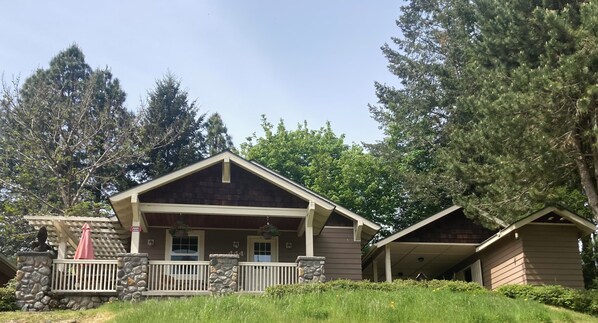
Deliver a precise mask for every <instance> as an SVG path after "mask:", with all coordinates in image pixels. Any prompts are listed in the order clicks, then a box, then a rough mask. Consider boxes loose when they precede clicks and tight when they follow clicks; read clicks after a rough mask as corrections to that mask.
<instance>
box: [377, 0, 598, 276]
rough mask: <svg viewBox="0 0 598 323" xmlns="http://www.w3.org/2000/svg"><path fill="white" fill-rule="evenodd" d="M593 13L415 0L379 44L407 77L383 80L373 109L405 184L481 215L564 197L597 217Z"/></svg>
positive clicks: (565, 4) (568, 6)
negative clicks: (395, 31) (388, 41)
mask: <svg viewBox="0 0 598 323" xmlns="http://www.w3.org/2000/svg"><path fill="white" fill-rule="evenodd" d="M597 17H598V1H595V0H594V1H585V2H579V1H527V0H508V1H498V0H474V1H461V0H424V1H411V2H410V3H409V4H408V5H407V6H406V7H405V8H404V11H403V15H402V16H401V17H400V19H399V21H398V26H399V27H400V28H401V31H402V34H403V36H402V37H401V38H397V39H394V42H395V45H396V47H393V48H391V47H390V46H385V47H384V48H383V50H384V53H385V54H386V56H387V57H388V59H389V62H390V64H389V67H390V70H391V72H393V73H394V74H396V75H397V76H398V78H399V79H400V80H401V87H399V88H393V87H390V86H386V85H380V84H377V94H378V97H379V100H380V102H379V104H378V105H376V106H373V107H372V109H371V110H372V113H373V116H374V117H375V118H376V120H378V121H379V122H380V123H381V125H382V126H383V128H384V130H385V132H386V135H387V137H386V138H385V140H384V142H383V143H382V144H379V145H377V146H375V147H373V151H374V152H376V153H378V154H380V155H384V156H387V158H388V160H389V162H390V163H391V164H393V165H395V166H394V167H393V168H394V169H397V170H401V171H403V170H405V175H401V174H398V175H395V176H396V177H397V178H403V179H405V178H406V179H407V181H408V180H409V179H410V178H413V179H414V181H415V182H416V184H417V185H415V186H411V185H405V186H404V187H405V188H406V191H405V192H406V193H405V194H406V196H408V197H417V196H418V194H419V193H420V192H423V193H424V194H423V196H425V195H426V192H428V199H429V200H433V199H436V198H437V196H439V195H441V196H447V197H450V199H449V200H452V202H453V203H456V204H460V205H462V206H464V207H465V210H466V213H467V214H468V215H469V216H475V217H478V218H479V219H482V220H483V219H486V218H487V216H488V215H492V216H495V217H499V218H502V219H504V220H506V221H507V222H511V221H514V220H516V219H518V218H520V217H521V216H523V215H525V214H527V213H529V212H532V211H534V210H536V209H538V208H540V207H542V206H544V205H546V204H563V205H565V206H567V207H569V208H571V209H572V210H574V211H575V212H577V213H578V214H580V215H582V216H587V217H588V218H590V219H593V220H594V221H596V220H597V219H598V186H597V185H598V184H597V183H598V175H596V174H598V170H597V168H596V165H598V163H597V162H596V161H598V150H597V149H596V147H598V142H597V136H598V135H597V132H596V129H597V128H598V127H597V126H596V125H597V124H598V122H597V121H596V120H598V109H597V102H598V100H597V98H598V97H597V95H598V90H597V87H596V84H597V83H598V82H597V81H598V64H597V63H596V62H598V49H597V48H598V47H597V46H596V44H598V36H597V35H598V32H597V31H598V29H597V28H598V27H596V26H597V20H598V18H597ZM401 171H399V173H400V172H401ZM418 183H420V184H418ZM422 186H423V187H426V186H429V187H439V188H440V189H439V191H440V192H441V193H443V194H437V192H438V191H434V190H429V191H427V190H420V189H419V187H422ZM584 244H585V246H584V250H590V251H591V250H593V247H591V244H592V241H584ZM592 257H594V256H589V257H586V256H584V262H585V264H586V265H588V266H590V267H589V268H586V270H585V272H586V273H591V272H595V263H594V261H591V260H588V259H595V258H592Z"/></svg>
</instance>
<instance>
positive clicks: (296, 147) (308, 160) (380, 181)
mask: <svg viewBox="0 0 598 323" xmlns="http://www.w3.org/2000/svg"><path fill="white" fill-rule="evenodd" d="M262 129H263V131H264V136H263V137H257V136H256V135H255V134H254V135H253V137H251V138H248V141H247V142H245V143H243V144H241V154H242V155H243V156H245V157H246V158H248V159H252V160H255V161H257V162H258V163H260V164H262V165H264V166H266V167H268V168H270V169H273V170H275V171H277V172H278V173H279V174H281V175H282V176H285V177H286V178H289V179H291V180H293V181H295V182H296V183H298V184H301V185H303V186H305V187H307V188H309V189H311V190H313V191H315V192H317V193H319V194H322V195H323V196H326V197H327V198H329V199H331V200H332V201H334V202H336V203H339V204H341V205H343V206H345V207H347V208H348V209H350V210H352V211H354V212H356V213H358V214H360V215H363V216H365V217H367V218H369V219H371V220H373V221H376V222H378V223H381V224H383V225H384V230H385V232H387V231H388V230H392V228H393V227H394V225H395V223H396V219H395V215H396V212H397V208H398V199H397V196H396V194H395V193H396V190H395V189H394V182H392V181H391V180H390V179H389V177H388V173H387V169H386V168H385V167H384V164H383V163H381V162H380V159H378V158H375V157H374V156H372V155H370V154H368V153H366V152H364V151H363V148H362V147H360V146H358V145H352V146H349V145H346V144H345V143H344V136H343V135H341V136H337V135H336V134H335V133H334V132H333V130H332V128H331V126H330V124H329V123H327V124H326V126H325V127H322V128H320V129H318V130H310V129H309V128H308V127H307V124H306V123H304V124H303V125H298V127H297V129H295V130H287V129H286V127H285V124H284V122H283V121H280V122H279V123H278V125H277V127H276V129H275V128H274V125H272V124H271V123H269V122H268V121H267V119H266V118H265V117H262Z"/></svg>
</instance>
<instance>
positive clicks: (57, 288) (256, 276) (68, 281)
mask: <svg viewBox="0 0 598 323" xmlns="http://www.w3.org/2000/svg"><path fill="white" fill-rule="evenodd" d="M237 275H238V276H237V279H238V280H237V281H238V288H239V291H241V292H248V293H260V292H263V291H264V290H265V289H266V287H268V286H273V285H283V284H285V285H286V284H295V283H297V282H298V280H299V278H298V274H297V265H296V264H295V263H283V262H239V268H238V273H237ZM51 278H52V282H51V289H52V291H54V292H57V293H116V283H117V262H116V260H73V259H55V260H54V261H53V264H52V276H51ZM147 283H148V285H147V288H148V290H147V291H146V292H144V294H145V295H172V296H177V295H193V294H207V293H209V288H210V262H209V261H195V262H189V261H168V260H150V261H149V266H148V277H147Z"/></svg>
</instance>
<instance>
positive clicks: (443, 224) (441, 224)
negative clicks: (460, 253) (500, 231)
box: [397, 210, 495, 243]
mask: <svg viewBox="0 0 598 323" xmlns="http://www.w3.org/2000/svg"><path fill="white" fill-rule="evenodd" d="M494 232H495V231H492V230H488V229H486V228H484V227H483V226H481V225H478V224H476V223H474V222H473V221H472V220H470V219H468V218H467V217H466V216H465V214H463V211H462V210H458V211H455V212H454V213H453V214H449V215H447V216H445V217H443V218H441V219H438V220H436V221H434V222H433V223H430V224H428V225H426V226H425V227H422V228H420V229H418V230H415V231H413V232H411V233H409V234H407V235H406V236H404V237H401V238H399V239H398V240H397V241H401V242H441V243H480V242H482V241H484V240H486V239H488V238H489V237H490V236H492V235H493V234H494Z"/></svg>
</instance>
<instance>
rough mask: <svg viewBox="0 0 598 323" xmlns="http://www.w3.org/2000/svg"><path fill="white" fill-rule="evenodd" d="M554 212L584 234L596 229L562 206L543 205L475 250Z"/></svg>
mask: <svg viewBox="0 0 598 323" xmlns="http://www.w3.org/2000/svg"><path fill="white" fill-rule="evenodd" d="M551 212H552V213H555V214H557V215H559V216H560V217H562V218H564V219H567V220H569V221H570V222H571V223H573V225H575V226H576V227H577V228H578V229H579V230H580V231H581V232H582V233H583V234H584V235H588V234H590V233H592V232H594V231H596V226H595V225H594V224H593V223H591V222H590V221H588V220H586V219H584V218H582V217H580V216H579V215H577V214H575V213H573V212H571V211H569V210H566V209H564V208H559V207H554V206H550V207H545V208H543V209H541V210H539V211H536V212H534V213H532V214H530V215H528V216H526V217H524V218H523V219H521V220H519V221H517V222H515V223H513V224H511V225H509V226H508V227H506V228H504V229H502V230H500V231H498V232H497V233H496V234H495V235H493V236H492V237H490V238H488V240H486V241H484V242H482V243H481V244H480V245H479V246H478V247H477V248H476V252H479V251H481V250H484V249H485V248H487V247H488V246H490V245H491V244H493V243H495V242H496V241H498V240H500V239H501V238H502V237H505V236H507V235H508V234H509V233H511V232H513V231H515V230H517V229H519V228H521V227H523V226H524V225H526V224H529V223H531V222H533V221H535V220H537V219H539V218H541V217H543V216H545V215H547V214H549V213H551Z"/></svg>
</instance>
